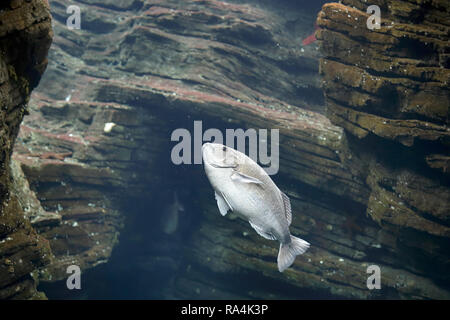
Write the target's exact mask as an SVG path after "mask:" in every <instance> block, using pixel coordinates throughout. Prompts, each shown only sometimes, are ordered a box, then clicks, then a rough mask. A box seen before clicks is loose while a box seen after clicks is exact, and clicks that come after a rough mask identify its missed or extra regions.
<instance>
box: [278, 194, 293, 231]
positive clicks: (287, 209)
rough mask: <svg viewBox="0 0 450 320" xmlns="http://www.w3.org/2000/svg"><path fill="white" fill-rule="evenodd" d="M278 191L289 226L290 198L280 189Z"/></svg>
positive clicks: (290, 217)
mask: <svg viewBox="0 0 450 320" xmlns="http://www.w3.org/2000/svg"><path fill="white" fill-rule="evenodd" d="M280 193H281V198H282V199H283V203H284V214H285V215H286V220H287V222H288V226H290V225H291V222H292V212H291V200H289V197H288V196H287V195H286V194H285V193H283V192H282V191H280Z"/></svg>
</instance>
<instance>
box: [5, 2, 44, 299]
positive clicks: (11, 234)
mask: <svg viewBox="0 0 450 320" xmlns="http://www.w3.org/2000/svg"><path fill="white" fill-rule="evenodd" d="M51 40H52V30H51V19H50V12H49V8H48V5H47V4H46V2H45V1H42V0H32V1H6V2H5V1H3V2H2V4H1V5H0V299H6V298H15V299H39V298H45V295H44V294H42V293H39V292H37V291H36V283H35V280H34V278H33V277H32V275H33V274H32V272H34V271H35V270H36V269H37V268H39V267H42V266H44V265H46V264H48V263H49V262H50V259H51V251H50V247H49V243H48V241H47V240H46V239H45V238H44V237H42V236H40V235H38V234H37V233H36V231H35V230H34V229H33V227H32V226H31V224H30V220H29V218H28V213H29V212H31V211H33V212H34V210H33V209H34V208H35V207H33V208H30V207H27V206H22V203H21V202H22V200H23V198H21V197H20V195H19V194H18V193H17V192H16V191H19V190H22V188H25V189H26V188H27V187H26V185H27V181H26V180H25V179H24V178H23V179H22V180H16V181H15V182H13V180H12V176H11V170H10V163H11V153H12V151H13V146H14V142H15V140H16V136H17V134H18V132H19V126H20V123H21V121H22V118H23V116H24V115H25V114H27V113H28V110H27V103H28V100H29V97H30V93H31V90H33V88H35V87H36V85H37V84H38V82H39V79H40V77H41V75H42V73H43V72H44V70H45V68H46V66H47V52H48V49H49V47H50V43H51ZM14 183H15V184H14ZM19 185H20V186H19ZM26 194H27V195H28V194H30V193H29V192H27V193H26ZM33 204H34V205H35V206H39V202H38V201H37V199H35V202H34V203H33Z"/></svg>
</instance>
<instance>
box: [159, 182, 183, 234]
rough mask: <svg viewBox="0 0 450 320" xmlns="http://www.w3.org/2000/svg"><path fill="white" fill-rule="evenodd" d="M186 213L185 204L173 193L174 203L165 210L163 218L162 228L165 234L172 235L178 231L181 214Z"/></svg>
mask: <svg viewBox="0 0 450 320" xmlns="http://www.w3.org/2000/svg"><path fill="white" fill-rule="evenodd" d="M183 211H184V206H183V204H182V203H181V202H180V201H179V200H178V194H177V192H176V191H175V192H174V193H173V202H172V203H171V204H170V205H168V206H167V207H165V208H164V210H163V215H162V216H161V227H162V230H163V232H164V233H165V234H168V235H171V234H173V233H174V232H175V231H177V229H178V220H179V214H180V212H183Z"/></svg>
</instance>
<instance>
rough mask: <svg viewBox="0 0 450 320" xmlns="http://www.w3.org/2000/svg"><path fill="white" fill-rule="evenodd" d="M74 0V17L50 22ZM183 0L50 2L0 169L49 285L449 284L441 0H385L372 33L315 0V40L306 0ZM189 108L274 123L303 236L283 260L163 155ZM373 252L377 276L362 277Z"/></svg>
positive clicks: (298, 290)
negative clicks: (42, 53) (35, 79)
mask: <svg viewBox="0 0 450 320" xmlns="http://www.w3.org/2000/svg"><path fill="white" fill-rule="evenodd" d="M385 2H386V3H388V2H389V1H385ZM385 2H383V4H384V3H385ZM73 3H75V4H77V5H79V6H80V9H81V12H82V20H81V30H70V29H68V28H67V27H66V19H67V17H68V15H67V13H66V8H67V6H68V5H69V4H73ZM180 3H181V1H177V0H165V1H159V0H152V1H140V0H129V1H128V0H123V1H101V2H100V1H95V0H83V1H70V2H69V1H65V0H55V1H52V14H53V17H54V32H55V39H54V43H53V47H52V50H51V51H50V54H49V58H50V59H49V61H50V63H49V68H48V70H47V72H46V74H45V77H44V78H43V79H42V81H41V84H40V86H39V88H38V89H37V91H35V92H34V94H33V97H32V99H31V101H30V109H31V110H30V115H29V116H27V117H26V118H25V121H24V123H23V125H22V127H21V132H20V135H19V138H18V141H17V143H16V146H15V155H14V159H15V160H16V161H18V165H17V166H15V168H16V169H17V170H14V172H15V175H17V177H20V176H21V172H20V171H21V170H22V171H23V174H24V175H25V176H26V177H27V179H28V181H29V185H27V184H26V183H24V184H22V186H23V187H22V190H26V191H24V192H26V193H28V194H29V196H28V197H25V196H24V197H22V198H23V199H24V200H23V202H25V203H29V204H34V205H33V208H35V209H33V210H32V211H33V213H30V215H29V218H30V219H31V221H33V224H34V227H35V229H36V230H37V231H38V232H39V233H40V235H41V236H43V237H45V238H46V239H48V241H49V244H50V247H51V249H52V252H53V254H54V256H55V258H54V259H53V261H52V262H51V263H50V264H48V265H47V266H46V267H45V268H43V269H41V272H40V274H39V278H40V281H41V285H42V289H43V290H45V292H46V294H47V295H48V296H49V297H62V296H64V297H67V298H221V299H224V298H291V299H292V298H359V299H366V298H420V299H429V298H431V299H440V298H449V297H450V291H449V289H448V288H449V278H448V276H447V275H446V274H445V272H443V271H444V270H446V269H448V259H447V257H448V254H449V248H448V236H449V235H448V230H449V229H448V211H449V210H448V205H449V204H448V181H447V180H446V179H447V178H448V176H447V174H448V173H447V172H448V171H447V169H446V163H447V162H446V161H447V160H446V159H448V153H446V149H445V148H446V146H447V147H448V130H447V129H446V124H447V121H448V101H447V102H445V99H448V96H446V94H445V90H446V86H445V81H448V80H447V79H446V78H445V77H446V76H447V77H448V64H447V62H446V57H447V55H446V54H448V52H446V48H445V46H444V42H446V41H448V39H447V38H445V37H446V31H445V30H447V32H448V23H447V24H446V22H445V20H444V18H445V17H446V15H444V14H443V13H442V12H443V10H442V8H439V7H438V6H439V2H434V3H435V4H436V3H437V4H436V6H435V7H434V6H429V8H428V9H427V10H428V11H426V12H427V13H426V14H424V16H423V17H422V18H420V17H416V18H415V19H416V20H414V21H413V23H412V24H411V25H408V24H407V23H405V21H406V20H408V19H409V18H408V16H407V15H404V10H403V9H401V8H400V7H397V6H396V5H393V4H392V3H393V2H392V3H391V2H389V3H390V4H391V8H389V7H388V5H387V4H386V6H382V12H384V13H388V15H386V17H384V16H383V19H384V20H383V23H384V24H383V27H385V29H383V28H382V29H380V30H379V31H377V32H372V33H369V32H368V30H362V27H363V26H365V19H367V16H368V15H367V14H366V13H364V12H365V9H364V5H363V4H362V3H360V2H358V1H354V3H350V1H348V2H345V1H344V3H345V4H342V5H339V4H327V5H325V6H324V7H323V10H322V11H321V12H320V13H319V18H318V20H317V23H318V25H319V26H320V27H321V29H320V30H319V31H318V32H317V33H316V35H317V38H318V39H319V41H317V42H313V43H312V44H310V45H308V46H305V47H302V46H301V42H302V40H303V39H305V38H307V37H308V36H309V35H310V34H311V33H312V32H313V31H314V24H315V19H316V16H317V13H318V12H319V11H320V8H321V5H322V4H323V3H316V4H314V5H311V4H310V3H311V2H309V1H294V0H292V1H288V0H285V1H279V2H273V1H252V0H248V1H217V0H208V1H195V0H188V1H182V5H181V4H180ZM308 3H309V5H308ZM402 3H403V4H404V6H407V7H408V8H410V11H411V12H412V13H411V14H413V13H414V12H417V8H414V6H413V5H412V2H402ZM380 5H381V4H380ZM353 6H354V7H355V8H353ZM444 9H445V10H448V8H446V7H445V6H444ZM339 10H341V11H339ZM346 10H347V11H349V12H346ZM402 14H403V15H402ZM447 15H448V14H447ZM348 16H350V18H352V19H353V20H352V22H351V23H350V22H349V21H347V20H346V19H350V18H349V17H348ZM355 18H358V20H355ZM419 18H420V19H422V20H420V19H419ZM389 19H391V20H389ZM433 19H434V20H433ZM397 20H398V21H397ZM355 21H356V22H355ZM391 21H395V22H396V23H395V24H394V25H393V26H394V27H393V28H389V29H386V23H390V22H391ZM402 21H403V22H402ZM397 22H398V23H397ZM360 24H361V25H360ZM355 26H356V28H355ZM427 26H428V27H427ZM358 28H361V30H360V29H358ZM424 28H428V29H430V30H429V31H427V34H426V35H425V31H423V30H425V29H424ZM354 30H356V31H354ZM358 30H359V31H358ZM439 30H440V31H439ZM354 32H355V34H354V35H353V33H354ZM356 32H359V33H356ZM421 32H422V33H423V34H421ZM404 34H408V35H410V36H411V35H414V34H416V35H417V37H418V38H417V39H419V40H420V41H422V42H424V43H425V42H427V43H432V45H431V46H430V47H427V45H426V46H425V47H420V46H419V48H422V49H421V50H422V51H420V52H419V53H420V54H422V53H421V52H423V54H425V55H427V57H428V56H429V57H432V58H430V59H424V58H422V57H421V56H411V54H419V53H416V52H413V51H412V49H411V47H414V48H415V46H416V44H417V41H419V40H417V39H416V38H413V39H416V40H403V38H404V37H402V36H403V35H404ZM372 37H373V39H372ZM425 38H426V39H429V40H428V41H425V40H424V39H425ZM369 39H370V40H369ZM408 39H409V38H408ZM375 40H376V41H375ZM371 41H372V42H373V43H372V42H371ZM420 41H419V42H420ZM319 45H320V51H319V50H318V49H319ZM344 47H345V48H348V49H346V50H343V49H342V48H344ZM390 48H392V50H391V51H390V50H389V49H390ZM362 49H363V50H365V51H364V52H365V53H364V54H361V50H362ZM348 50H350V51H349V52H348ZM358 50H359V51H358ZM321 52H322V54H323V55H324V57H323V58H322V59H321V60H320V70H319V58H320V54H321ZM391 53H392V54H391ZM357 59H359V60H357ZM355 63H357V64H358V65H356V66H355ZM441 66H442V68H441ZM390 67H392V70H391V69H390ZM403 70H407V71H406V75H405V73H402V72H403ZM319 71H320V76H321V77H322V79H321V78H320V77H319ZM377 79H379V80H377ZM321 80H323V84H322V86H323V90H324V92H325V101H324V99H323V95H322V88H321ZM402 90H407V92H406V93H405V92H402ZM408 92H409V93H410V94H407V93H408ZM429 98H430V99H434V100H432V101H434V102H429V100H428V99H429ZM416 105H418V106H419V107H416ZM325 106H326V112H325ZM327 117H328V118H327ZM194 120H201V121H202V125H203V130H206V129H208V128H218V129H221V130H225V129H226V128H230V129H233V128H243V129H247V128H255V129H260V128H261V129H280V157H281V159H280V172H279V173H278V174H277V175H276V176H274V180H275V182H276V183H277V184H278V185H279V187H280V189H282V190H283V191H284V192H285V193H287V194H288V195H289V197H290V198H291V203H292V208H293V212H294V216H293V223H292V227H291V232H292V233H293V234H294V235H298V236H300V237H301V238H303V239H305V240H307V241H309V242H310V243H311V249H310V250H309V251H308V252H307V253H306V254H305V255H303V256H301V257H298V258H297V260H296V262H295V263H294V265H293V267H292V268H290V269H288V270H286V271H285V272H284V273H282V274H281V273H279V272H278V270H277V267H276V256H277V252H278V247H277V245H276V244H275V243H274V242H271V241H269V240H265V239H262V238H261V237H259V236H258V235H257V234H256V233H255V232H254V231H253V230H252V229H251V228H250V227H249V225H248V224H247V223H245V222H243V221H240V220H239V219H235V217H234V216H233V215H230V216H229V217H228V216H227V217H226V218H224V217H222V216H221V215H220V214H219V212H218V209H217V207H216V203H215V200H214V196H213V192H212V189H211V187H210V186H209V184H208V181H207V180H206V178H205V176H204V173H203V169H202V167H201V166H200V165H182V166H176V165H174V164H172V162H171V161H170V153H171V149H172V147H173V146H174V145H175V144H176V142H173V141H171V133H172V132H173V130H175V129H177V128H186V129H188V130H193V122H194ZM330 120H331V121H330ZM384 122H385V123H384ZM446 143H447V144H446ZM18 180H20V179H18ZM17 189H20V188H17ZM27 190H28V191H27ZM174 190H176V191H177V192H178V195H179V198H180V201H181V202H182V203H183V205H184V207H185V212H184V213H183V214H184V216H180V221H181V224H180V227H179V230H178V231H177V232H176V233H175V234H174V235H171V236H167V235H164V234H163V233H162V231H161V228H160V225H159V224H158V223H159V221H160V220H161V218H164V217H163V216H162V213H163V212H164V209H165V207H166V206H167V204H168V202H169V201H171V198H172V195H173V191H174ZM36 199H38V200H39V201H38V202H36V201H35V200H36ZM39 205H40V206H41V207H39ZM30 206H31V205H30ZM118 239H120V242H118ZM430 261H431V262H432V263H430ZM71 264H76V265H79V266H80V267H81V268H82V270H83V279H84V280H83V281H84V282H83V283H84V284H83V286H84V288H85V289H84V290H82V291H83V293H77V292H68V290H67V289H66V288H65V277H66V276H67V275H66V273H65V272H66V267H67V266H68V265H71ZM372 264H376V265H378V266H380V268H381V272H382V290H380V291H378V290H368V288H367V286H366V281H367V277H368V274H367V272H366V270H367V267H368V266H369V265H372ZM77 294H78V296H77Z"/></svg>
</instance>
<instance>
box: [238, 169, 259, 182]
mask: <svg viewBox="0 0 450 320" xmlns="http://www.w3.org/2000/svg"><path fill="white" fill-rule="evenodd" d="M231 180H233V181H238V182H242V183H255V184H263V183H262V182H261V181H260V180H259V179H256V178H253V177H251V176H248V175H246V174H244V173H241V172H238V171H235V172H233V174H232V175H231Z"/></svg>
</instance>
